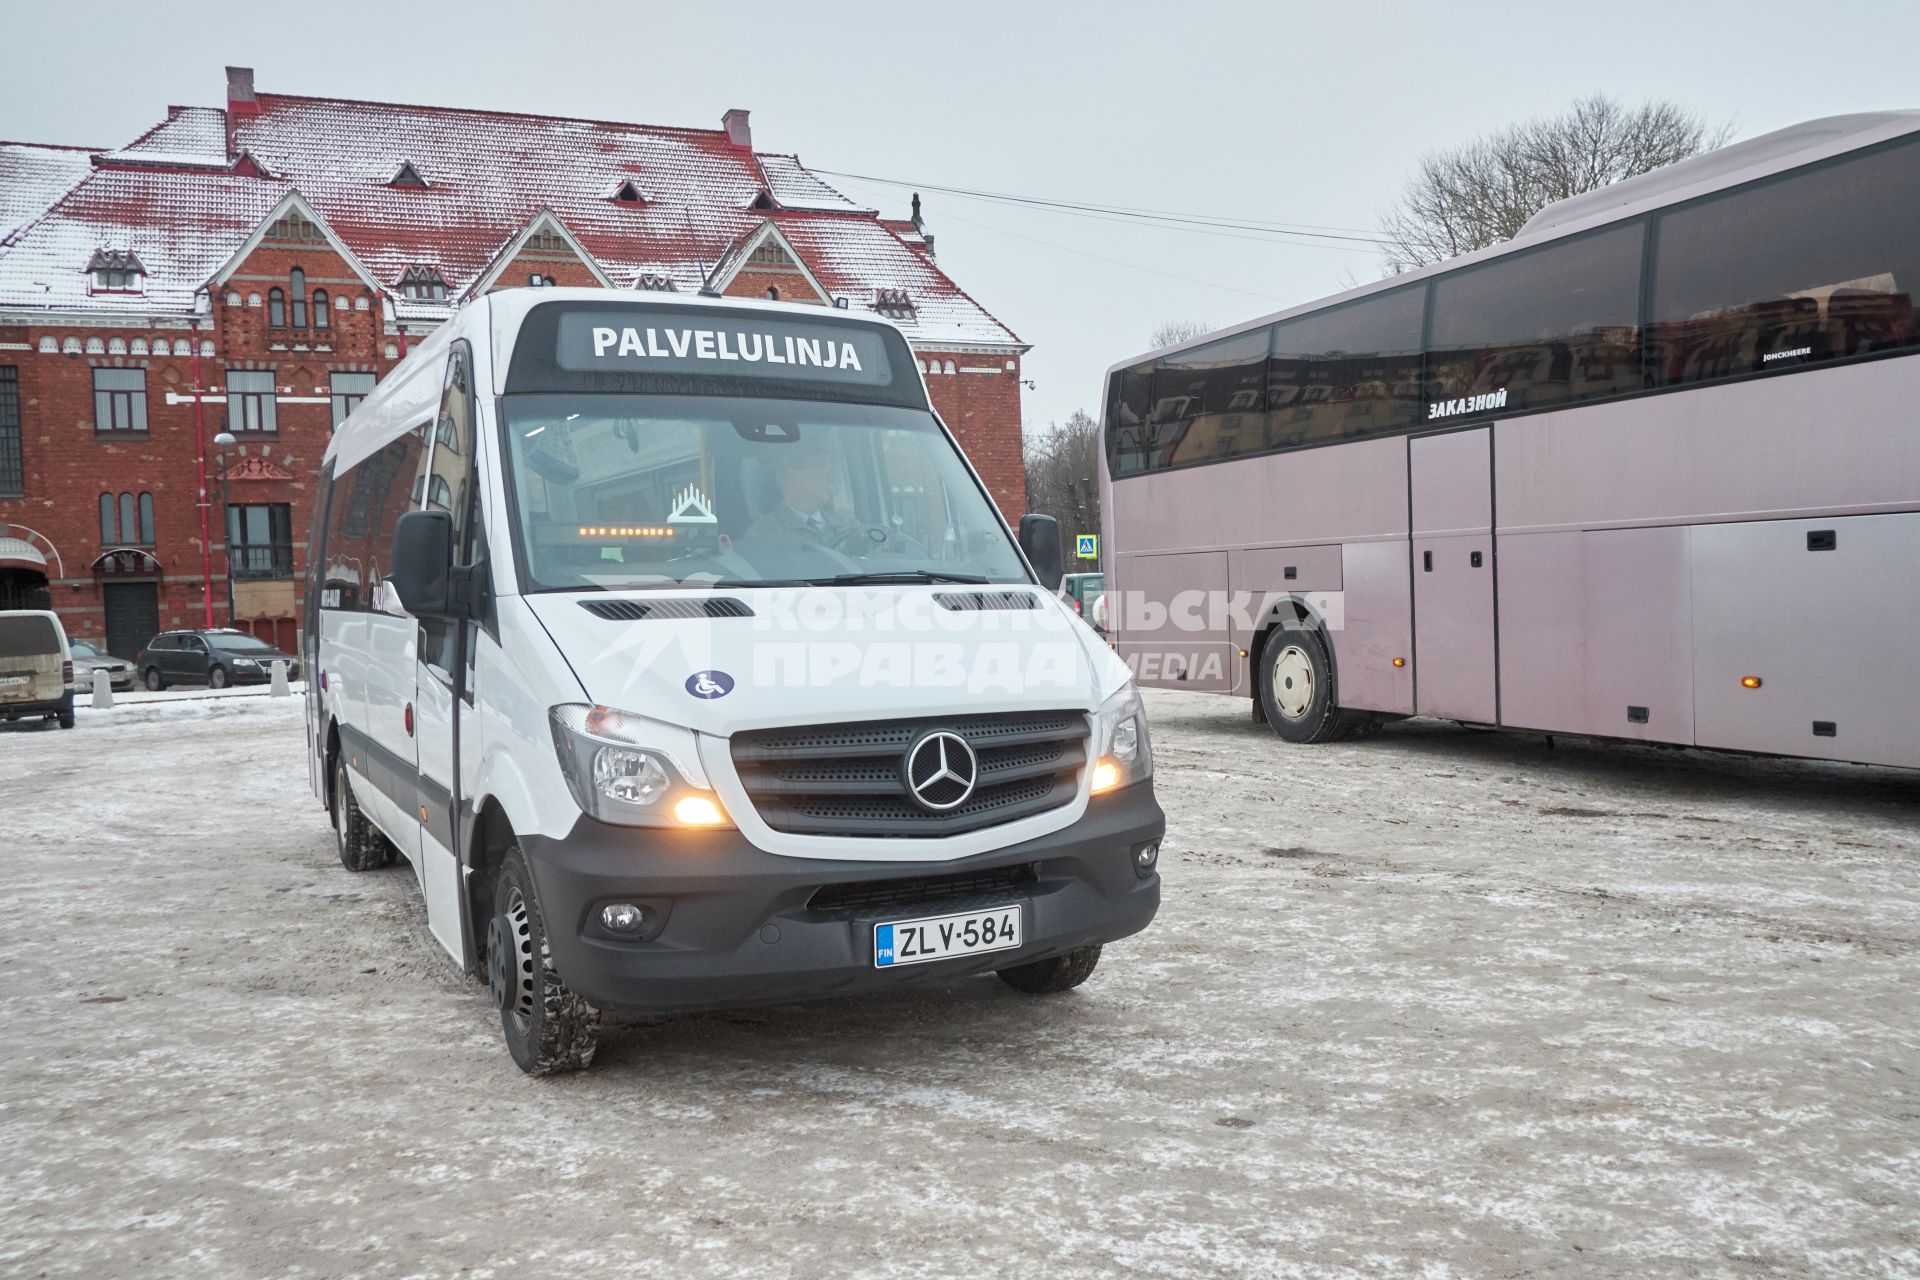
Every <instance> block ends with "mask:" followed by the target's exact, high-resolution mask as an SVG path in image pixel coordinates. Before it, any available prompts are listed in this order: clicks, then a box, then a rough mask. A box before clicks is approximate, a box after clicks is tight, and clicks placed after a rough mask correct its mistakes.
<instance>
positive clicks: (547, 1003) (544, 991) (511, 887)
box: [487, 845, 600, 1076]
mask: <svg viewBox="0 0 1920 1280" xmlns="http://www.w3.org/2000/svg"><path fill="white" fill-rule="evenodd" d="M493 910H494V915H493V919H492V921H491V922H489V924H488V926H487V986H488V988H489V989H490V990H491V991H492V993H493V1003H494V1007H495V1008H497V1009H498V1010H499V1011H500V1030H501V1032H502V1033H503V1034H504V1035H505V1037H506V1041H507V1052H508V1053H510V1054H512V1055H513V1060H514V1062H515V1063H516V1064H517V1065H518V1066H519V1068H520V1069H521V1070H522V1071H524V1072H526V1073H527V1074H528V1075H530V1076H553V1075H563V1074H565V1073H567V1072H569V1071H583V1070H585V1069H586V1068H587V1067H588V1066H590V1065H592V1063H593V1054H594V1050H595V1049H597V1048H599V1047H600V1011H599V1010H598V1009H596V1008H594V1007H593V1006H592V1005H590V1004H588V1003H587V1002H586V1001H585V1000H583V999H582V998H580V997H579V996H577V995H575V994H574V993H573V992H571V991H569V990H568V989H567V984H566V983H564V982H562V981H561V980H560V975H559V973H558V972H556V971H555V969H554V967H553V952H552V949H551V948H550V947H548V945H547V923H546V918H545V917H544V916H542V915H541V914H540V898H539V895H538V894H536V893H535V892H534V888H533V876H532V874H531V873H530V872H529V871H528V870H527V860H526V858H525V857H524V856H523V855H522V854H521V852H520V848H519V846H518V845H514V846H512V847H510V848H509V849H508V850H507V856H506V859H505V861H503V862H502V863H501V865H500V873H499V875H498V877H497V878H496V879H495V881H494V888H493Z"/></svg>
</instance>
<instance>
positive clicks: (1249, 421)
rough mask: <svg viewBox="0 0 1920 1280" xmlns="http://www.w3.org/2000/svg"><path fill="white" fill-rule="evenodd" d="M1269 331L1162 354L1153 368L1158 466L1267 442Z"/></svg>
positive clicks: (1251, 450) (1253, 448) (1199, 459)
mask: <svg viewBox="0 0 1920 1280" xmlns="http://www.w3.org/2000/svg"><path fill="white" fill-rule="evenodd" d="M1267 332H1268V331H1267V330H1266V329H1255V330H1253V331H1252V332H1250V333H1242V334H1236V335H1235V336H1233V337H1231V338H1222V339H1220V340H1219V341H1218V342H1209V343H1207V344H1206V345H1205V346H1201V347H1193V348H1191V349H1189V350H1186V351H1179V352H1175V353H1174V354H1172V355H1169V356H1163V357H1161V360H1160V363H1159V366H1158V367H1157V368H1155V370H1154V372H1153V413H1152V424H1153V451H1154V452H1153V458H1154V461H1153V465H1154V466H1158V467H1172V466H1181V465H1183V464H1185V463H1190V462H1207V461H1210V460H1212V459H1214V458H1225V457H1231V456H1233V455H1234V454H1238V453H1254V452H1257V451H1258V450H1260V449H1263V448H1265V447H1266V413H1265V408H1266V406H1265V403H1264V402H1265V400H1266V380H1267V378H1266V374H1267Z"/></svg>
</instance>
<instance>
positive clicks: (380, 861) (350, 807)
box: [333, 752, 393, 871]
mask: <svg viewBox="0 0 1920 1280" xmlns="http://www.w3.org/2000/svg"><path fill="white" fill-rule="evenodd" d="M333 847H334V851H335V852H337V853H338V854H339V855H340V865H341V866H343V867H345V868H346V869H347V870H349V871H374V870H377V869H379V868H381V867H384V866H386V865H387V864H388V863H390V862H392V861H393V846H392V845H391V844H389V843H388V842H387V838H386V837H385V836H383V835H381V834H380V832H379V831H378V830H376V829H375V828H374V825H373V823H371V822H369V821H368V820H367V815H366V814H364V813H362V812H361V811H360V802H359V801H358V800H355V799H354V798H353V784H352V782H351V781H349V780H348V778H347V758H346V757H345V756H343V755H341V754H340V753H338V752H335V753H334V757H333Z"/></svg>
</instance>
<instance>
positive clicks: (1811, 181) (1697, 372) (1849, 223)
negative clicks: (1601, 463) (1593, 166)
mask: <svg viewBox="0 0 1920 1280" xmlns="http://www.w3.org/2000/svg"><path fill="white" fill-rule="evenodd" d="M1917 207H1920V143H1915V142H1907V143H1903V144H1901V145H1899V146H1896V147H1893V148H1890V149H1887V150H1882V151H1878V152H1874V153H1870V154H1867V155H1863V156H1858V157H1855V158H1853V159H1849V160H1843V161H1840V162H1838V163H1836V164H1830V165H1821V166H1818V167H1815V168H1812V169H1808V170H1803V171H1799V172H1796V173H1793V174H1789V175H1787V176H1785V177H1781V178H1774V179H1769V180H1767V181H1765V182H1762V183H1759V184H1756V185H1754V186H1751V187H1746V188H1742V189H1740V190H1737V191H1733V192H1729V193H1728V194H1726V195H1722V196H1715V197H1713V198H1712V199H1709V200H1705V201H1702V202H1701V203H1699V204H1696V205H1691V206H1689V207H1687V208H1684V209H1679V210H1675V211H1674V212H1672V213H1668V214H1663V215H1662V216H1661V217H1660V219H1659V222H1658V224H1657V226H1658V239H1657V240H1656V242H1655V245H1656V248H1655V258H1656V261H1655V264H1654V287H1653V305H1652V321H1653V323H1652V327H1651V329H1650V330H1649V332H1648V352H1649V363H1650V366H1651V372H1652V376H1653V377H1654V379H1655V381H1656V382H1657V383H1660V384H1664V385H1676V384H1683V383H1689V382H1704V381H1709V380H1711V379H1714V378H1724V377H1733V376H1737V375H1739V374H1744V373H1754V372H1758V371H1760V370H1768V369H1779V368H1801V367H1804V366H1806V365H1809V364H1815V363H1818V362H1820V361H1823V360H1839V359H1845V358H1847V357H1849V356H1858V355H1870V354H1873V353H1875V352H1881V351H1899V350H1906V349H1911V348H1914V347H1915V346H1920V328H1916V325H1915V320H1914V292H1915V290H1916V288H1920V235H1916V234H1915V233H1914V217H1915V214H1914V210H1915V209H1916V208H1917Z"/></svg>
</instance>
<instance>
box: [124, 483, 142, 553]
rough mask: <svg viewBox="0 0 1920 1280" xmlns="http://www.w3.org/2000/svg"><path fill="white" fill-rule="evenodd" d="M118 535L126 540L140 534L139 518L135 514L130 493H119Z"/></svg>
mask: <svg viewBox="0 0 1920 1280" xmlns="http://www.w3.org/2000/svg"><path fill="white" fill-rule="evenodd" d="M120 536H121V537H122V538H124V539H126V540H127V541H128V542H132V541H134V540H135V539H136V538H138V537H139V536H140V520H139V517H138V515H136V514H135V510H134V505H133V495H132V494H130V493H123V494H121V495H120Z"/></svg>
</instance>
